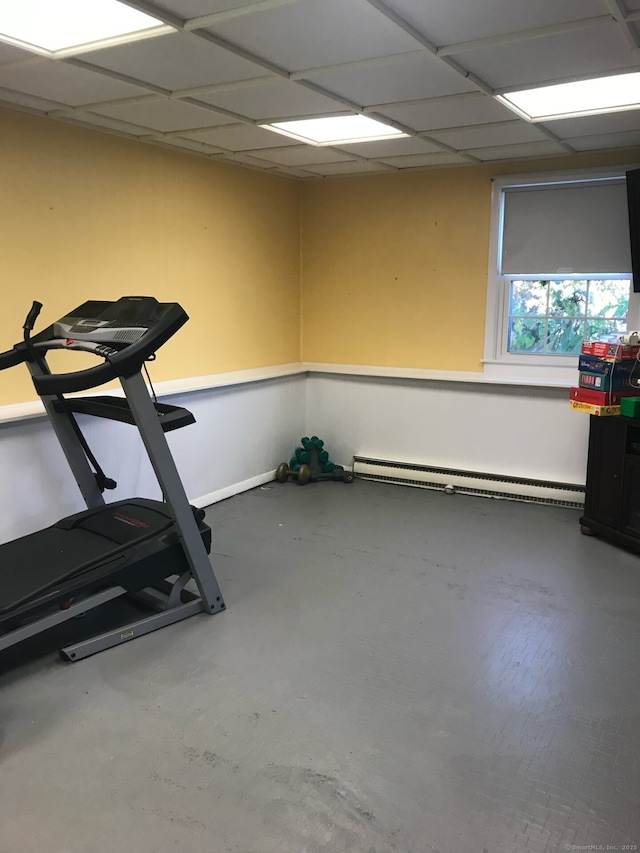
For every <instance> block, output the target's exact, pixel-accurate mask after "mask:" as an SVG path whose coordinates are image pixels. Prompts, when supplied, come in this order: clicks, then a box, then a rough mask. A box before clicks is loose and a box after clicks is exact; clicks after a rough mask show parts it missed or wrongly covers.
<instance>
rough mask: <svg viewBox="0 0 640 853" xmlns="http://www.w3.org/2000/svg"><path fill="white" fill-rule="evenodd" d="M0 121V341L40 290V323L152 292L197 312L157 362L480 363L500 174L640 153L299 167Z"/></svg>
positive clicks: (633, 157) (26, 384)
mask: <svg viewBox="0 0 640 853" xmlns="http://www.w3.org/2000/svg"><path fill="white" fill-rule="evenodd" d="M0 128H1V131H0V270H1V274H2V279H1V282H2V283H1V285H0V286H1V288H2V310H1V311H0V349H6V348H9V347H10V346H11V345H12V344H13V343H14V342H15V341H16V340H18V339H19V337H20V336H21V327H22V322H23V319H24V316H25V314H26V311H27V309H28V308H29V306H30V304H31V301H32V300H33V299H38V300H40V301H41V302H43V303H44V306H45V307H44V309H43V313H42V315H41V319H40V321H39V327H40V328H42V327H43V326H44V325H45V324H48V323H49V322H51V321H52V320H55V319H57V318H58V317H59V316H61V315H62V314H63V313H65V312H66V311H68V310H70V309H71V308H73V307H75V306H76V305H79V304H80V303H81V302H83V301H84V300H86V299H89V298H93V299H117V298H118V297H119V296H122V295H126V294H130V295H139V294H150V295H153V296H155V297H156V298H157V299H159V300H160V301H179V302H180V303H181V304H182V305H183V306H184V308H185V309H186V310H187V312H188V313H189V314H190V315H191V318H192V319H191V321H190V322H189V324H188V325H187V326H186V327H185V328H184V329H183V330H181V331H180V332H179V333H178V335H176V337H175V338H174V339H173V340H171V341H170V342H169V343H168V344H167V346H166V347H164V348H163V350H162V352H161V354H160V357H159V359H158V362H157V363H156V365H155V366H154V369H153V378H154V379H155V380H162V379H175V378H182V377H190V376H198V375H207V374H210V373H219V372H226V371H231V370H242V369H248V368H252V367H263V366H268V365H271V364H283V363H288V362H293V361H298V360H300V359H302V360H304V361H311V362H314V361H319V362H330V363H338V364H339V363H346V364H370V365H385V366H390V367H413V368H433V369H448V370H471V371H476V370H480V369H481V367H482V366H481V358H482V350H483V336H484V318H485V303H486V285H487V259H488V249H489V218H490V201H491V180H490V179H491V177H492V175H496V174H509V173H514V172H522V171H525V172H535V171H551V170H554V169H560V170H563V169H564V170H566V169H572V168H583V167H585V168H586V167H588V166H597V165H609V164H616V163H622V164H626V163H632V162H636V161H637V160H638V151H637V150H636V151H620V152H618V153H616V154H608V155H605V154H602V155H594V154H591V155H577V156H575V157H562V158H557V159H546V160H540V161H519V162H516V163H513V162H512V163H500V164H493V165H483V166H468V167H467V166H464V167H458V168H449V169H431V170H425V171H412V172H404V173H397V172H394V173H387V174H382V175H375V176H365V177H345V178H336V179H327V180H318V181H309V182H303V183H297V182H295V181H293V180H289V179H286V178H283V177H278V176H274V175H267V174H263V173H259V172H254V171H250V170H248V169H243V168H240V167H237V168H236V167H232V166H225V165H223V164H220V163H215V162H212V161H206V160H203V159H200V158H197V157H193V156H190V155H188V154H180V153H176V152H171V151H166V150H163V149H160V148H154V147H153V146H150V145H143V144H140V143H137V142H135V141H130V140H125V139H121V138H119V137H116V136H110V135H107V134H102V133H100V132H97V131H90V130H84V129H81V128H78V127H73V126H70V125H65V124H61V123H57V122H53V121H50V120H48V119H43V118H38V117H35V116H30V115H26V114H22V113H17V112H12V111H7V110H0ZM454 337H455V338H456V339H457V342H456V343H452V342H451V339H452V338H454ZM59 358H65V359H66V360H65V364H64V365H63V366H60V363H59V361H58V362H56V364H55V367H56V369H76V368H77V367H78V366H79V364H78V362H79V360H80V359H79V357H77V356H75V355H68V354H66V356H64V355H61V356H59ZM71 358H73V359H74V363H73V365H70V364H69V360H70V359H71ZM83 366H85V365H84V364H83ZM34 397H35V392H34V391H33V387H32V385H31V382H30V380H29V378H28V375H27V372H26V370H24V369H17V370H10V371H5V372H3V373H2V374H0V405H2V404H6V403H13V402H19V401H22V400H29V399H34Z"/></svg>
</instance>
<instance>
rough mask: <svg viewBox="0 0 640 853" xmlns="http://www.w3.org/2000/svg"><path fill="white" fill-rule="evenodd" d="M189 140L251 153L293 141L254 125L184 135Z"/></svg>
mask: <svg viewBox="0 0 640 853" xmlns="http://www.w3.org/2000/svg"><path fill="white" fill-rule="evenodd" d="M183 135H184V136H187V137H188V138H189V139H201V140H203V141H204V142H209V143H210V144H211V145H218V146H219V147H220V148H226V149H227V150H229V151H251V150H254V149H256V148H275V147H277V146H278V147H279V146H280V145H291V140H290V139H288V138H287V137H286V136H282V134H280V133H274V132H273V131H272V130H264V129H263V128H262V127H257V126H256V125H252V124H246V125H241V124H234V125H230V126H229V127H221V128H215V127H213V128H210V129H209V130H198V131H191V132H189V133H185V134H183Z"/></svg>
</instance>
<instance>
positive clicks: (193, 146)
mask: <svg viewBox="0 0 640 853" xmlns="http://www.w3.org/2000/svg"><path fill="white" fill-rule="evenodd" d="M145 141H148V142H153V141H154V139H149V138H147V139H145ZM155 141H157V142H162V143H166V144H167V145H169V146H171V147H172V148H180V149H182V150H185V151H193V152H194V153H195V154H217V153H218V152H219V151H220V149H219V148H216V147H215V145H208V144H207V143H206V142H196V140H195V139H187V138H186V137H184V136H177V135H172V136H166V137H163V136H158V137H157V139H156V140H155Z"/></svg>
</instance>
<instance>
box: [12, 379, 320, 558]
mask: <svg viewBox="0 0 640 853" xmlns="http://www.w3.org/2000/svg"><path fill="white" fill-rule="evenodd" d="M305 382H306V377H305V375H304V374H300V373H299V374H298V375H292V376H285V377H279V378H268V379H262V380H259V381H251V382H247V383H246V384H235V385H227V386H223V387H212V388H208V389H201V390H197V391H190V392H188V391H185V392H180V393H177V394H173V395H171V396H164V395H163V396H162V402H168V403H173V404H174V405H181V406H184V407H185V408H187V409H189V410H190V411H192V412H193V413H194V415H195V417H196V423H195V424H192V425H191V426H188V427H185V428H184V429H181V430H176V431H174V432H171V433H168V434H167V439H168V441H169V445H170V447H171V451H172V453H173V454H174V457H175V460H176V464H177V466H178V470H179V471H180V475H181V477H182V479H183V482H184V484H185V489H186V492H187V495H188V496H189V499H190V500H191V501H192V502H193V503H194V504H197V505H198V506H207V505H208V504H211V503H214V502H216V501H217V500H221V499H223V498H225V497H229V496H230V495H233V494H236V493H237V492H240V491H243V490H245V489H248V488H252V487H254V486H257V485H260V484H261V483H264V482H267V481H269V480H270V479H272V478H273V475H274V471H275V468H276V467H277V465H278V464H279V463H280V462H282V461H284V460H288V459H289V457H290V456H291V452H292V449H293V448H294V447H295V446H296V443H297V442H298V440H299V438H300V436H301V435H302V434H303V432H304V400H305ZM78 421H79V423H80V425H81V427H82V429H83V431H84V433H85V435H86V436H87V439H88V441H89V445H90V446H91V448H92V450H93V451H94V453H95V455H96V457H97V458H98V460H99V462H100V464H101V465H102V467H103V469H104V471H105V473H106V474H107V475H108V476H110V477H113V479H115V480H116V481H117V482H118V488H117V489H116V490H114V491H112V492H107V493H106V495H105V497H106V498H107V500H108V501H109V502H111V501H114V500H120V499H123V498H127V497H131V496H137V497H151V498H158V497H159V496H160V492H159V488H158V485H157V482H156V480H155V476H154V474H153V471H152V469H151V465H150V463H149V461H148V459H147V456H146V453H145V451H144V448H143V446H142V442H141V439H140V436H139V434H138V432H137V430H136V429H135V427H132V426H129V425H127V424H120V423H116V422H114V421H105V420H99V419H97V418H89V417H82V416H79V417H78ZM0 471H2V478H1V481H0V542H6V541H8V540H10V539H14V538H16V537H18V536H22V535H25V534H27V533H31V532H32V531H34V530H38V529H40V528H41V527H45V526H46V525H49V524H53V523H55V522H56V521H58V520H59V519H60V518H63V517H64V516H67V515H70V514H72V513H74V512H79V511H80V510H82V509H84V508H85V507H84V502H83V500H82V497H81V495H80V492H79V491H78V488H77V486H76V484H75V482H74V480H73V477H72V475H71V473H70V470H69V468H68V466H67V463H66V461H65V459H64V456H63V455H62V451H61V449H60V447H59V445H58V443H57V441H56V438H55V436H54V434H53V431H52V429H51V427H50V425H49V423H48V421H47V419H46V418H45V417H44V414H43V415H41V416H31V417H27V418H22V419H18V420H9V421H6V422H1V421H0Z"/></svg>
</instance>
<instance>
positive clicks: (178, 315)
mask: <svg viewBox="0 0 640 853" xmlns="http://www.w3.org/2000/svg"><path fill="white" fill-rule="evenodd" d="M188 319H189V316H188V314H187V312H186V311H185V310H184V309H183V308H182V307H181V306H180V305H178V303H177V302H176V303H173V304H172V306H171V308H170V309H169V310H168V311H167V312H166V314H165V315H164V316H163V317H162V318H161V319H160V321H159V322H158V323H157V324H156V325H155V326H153V327H152V328H151V329H149V331H148V332H146V333H145V334H144V335H142V337H141V338H140V339H139V340H138V341H136V342H135V343H132V344H128V345H127V346H125V347H123V348H122V349H121V350H120V351H119V352H115V353H113V354H110V355H108V356H106V357H105V361H104V363H103V364H99V365H97V366H96V367H89V368H86V369H85V370H76V371H74V372H72V373H50V374H46V375H43V376H34V377H33V384H34V386H35V389H36V391H37V392H38V394H40V395H41V396H46V395H56V394H69V393H73V392H74V391H88V390H89V389H90V388H97V387H98V386H99V385H104V384H105V383H106V382H110V381H111V380H112V379H117V378H118V377H127V376H133V375H134V374H135V373H137V372H138V371H139V370H140V369H141V367H142V365H143V363H144V362H145V361H146V360H147V359H148V358H149V357H150V356H152V355H153V354H154V353H155V352H156V350H158V349H159V348H160V347H161V346H162V345H163V344H165V343H166V342H167V341H168V340H169V338H171V337H173V335H174V334H175V333H176V332H177V331H178V329H180V328H181V327H182V326H183V325H184V324H185V323H186V322H187V320H188ZM31 340H32V342H33V344H34V345H36V346H37V347H38V349H44V350H47V349H54V348H58V347H59V346H60V343H59V341H60V338H58V337H57V336H56V337H54V335H53V325H51V326H48V327H47V328H46V329H44V331H42V332H40V333H39V334H38V335H36V336H35V337H34V338H32V339H31ZM78 348H79V347H78ZM107 348H108V349H113V348H114V347H113V344H110V345H108V346H107ZM27 358H28V356H27ZM23 360H24V359H23ZM16 363H19V362H16Z"/></svg>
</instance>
